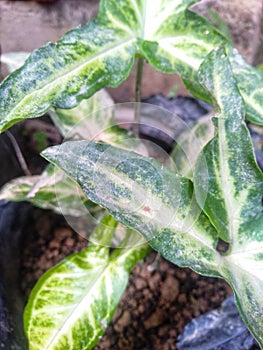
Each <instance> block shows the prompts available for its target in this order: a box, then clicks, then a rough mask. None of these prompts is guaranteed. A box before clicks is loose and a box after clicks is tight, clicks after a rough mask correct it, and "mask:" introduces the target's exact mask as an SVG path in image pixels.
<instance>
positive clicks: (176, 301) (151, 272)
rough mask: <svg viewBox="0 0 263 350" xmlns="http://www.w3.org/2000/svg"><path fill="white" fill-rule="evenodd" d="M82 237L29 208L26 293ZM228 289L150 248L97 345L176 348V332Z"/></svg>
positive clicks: (81, 244)
mask: <svg viewBox="0 0 263 350" xmlns="http://www.w3.org/2000/svg"><path fill="white" fill-rule="evenodd" d="M86 245H87V241H86V240H85V239H84V238H82V237H81V236H79V235H78V234H76V233H75V232H73V231H72V229H71V228H70V227H68V226H67V224H66V222H65V221H64V219H63V218H62V217H61V216H58V215H55V214H53V213H52V212H49V211H42V210H40V209H33V213H32V218H31V220H30V222H29V225H28V228H27V236H26V238H25V242H24V249H23V256H22V271H21V279H22V281H23V282H22V288H23V291H24V292H25V293H26V295H28V294H29V292H30V289H31V288H32V287H33V285H34V284H35V283H36V281H37V279H38V278H39V277H40V276H41V274H42V273H43V272H45V271H46V270H47V269H49V268H50V267H51V266H53V265H54V264H55V263H57V262H59V261H60V260H61V259H62V258H63V257H65V256H67V255H68V254H70V253H73V252H75V251H79V250H81V249H83V248H85V247H86ZM230 294H231V289H230V287H229V286H228V285H227V284H226V283H225V282H224V281H223V280H219V279H214V278H206V277H202V276H199V275H197V274H196V273H194V272H193V271H191V270H190V269H186V268H184V269H183V268H178V267H176V266H174V265H172V264H171V263H169V262H167V261H166V260H164V259H162V258H158V257H157V258H156V253H155V252H151V253H150V254H149V256H148V257H147V258H146V259H145V261H144V262H142V263H140V264H138V265H137V266H136V267H135V268H134V270H133V272H132V274H131V276H130V280H129V284H128V288H127V290H126V292H125V294H124V295H123V298H122V300H121V303H120V305H119V307H118V309H117V310H116V313H115V316H114V318H113V321H112V323H111V324H110V326H109V327H108V328H107V330H106V333H105V335H104V336H103V337H102V339H101V341H100V343H99V344H98V345H97V346H96V347H95V349H96V350H106V349H107V350H108V349H114V350H155V349H156V350H157V349H158V350H160V349H161V350H166V349H167V350H168V349H171V350H172V349H176V339H177V336H178V335H179V334H180V332H181V331H182V329H183V327H184V325H185V324H186V323H188V322H189V321H190V320H191V319H192V318H193V317H196V316H198V315H200V314H202V313H204V312H206V311H208V310H211V309H213V308H216V307H219V306H220V303H221V302H222V301H223V300H224V299H225V298H226V297H227V296H228V295H230Z"/></svg>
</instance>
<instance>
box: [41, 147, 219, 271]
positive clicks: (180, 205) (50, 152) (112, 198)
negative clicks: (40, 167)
mask: <svg viewBox="0 0 263 350" xmlns="http://www.w3.org/2000/svg"><path fill="white" fill-rule="evenodd" d="M43 155H44V157H46V158H47V159H48V160H49V161H51V162H53V163H55V164H56V165H58V166H59V167H60V168H62V169H63V170H65V171H66V172H67V173H68V174H69V175H70V176H71V177H72V178H73V179H75V180H76V181H78V183H79V184H80V185H81V187H82V189H83V191H84V193H85V194H86V195H87V197H88V198H89V199H90V200H92V201H93V202H95V203H98V204H99V205H101V206H103V207H106V208H107V209H108V210H109V212H110V213H111V214H112V215H113V216H114V217H115V218H116V219H117V220H119V221H120V222H122V223H123V224H125V225H127V226H128V227H132V228H134V229H136V230H138V231H139V232H141V233H142V234H143V235H144V237H145V238H146V239H147V241H148V242H149V244H150V245H151V246H152V247H153V248H154V249H157V250H158V251H160V252H161V253H162V255H163V256H164V257H165V258H167V259H169V260H170V261H172V262H174V263H176V264H178V265H180V266H191V267H192V268H193V269H194V270H195V271H198V272H200V273H203V274H207V275H213V276H218V275H220V272H218V271H217V270H218V268H217V266H218V264H219V260H220V255H219V254H218V252H217V251H216V250H215V246H216V243H217V235H216V232H215V231H214V229H213V227H212V226H211V225H210V223H209V221H208V220H207V218H206V217H205V215H203V214H202V213H201V210H200V208H199V207H198V205H197V204H196V202H195V199H194V197H193V187H192V183H191V181H190V180H188V179H185V178H182V177H180V176H178V175H176V174H174V173H173V172H172V171H170V170H169V169H167V168H165V167H164V166H162V165H161V164H160V163H158V162H157V161H155V160H153V159H149V158H145V157H143V156H141V155H139V154H136V153H133V152H128V151H125V150H121V149H117V148H114V147H111V146H109V145H105V144H101V143H93V142H87V141H69V142H65V143H64V144H62V145H61V146H55V147H51V148H48V149H47V150H45V151H44V153H43Z"/></svg>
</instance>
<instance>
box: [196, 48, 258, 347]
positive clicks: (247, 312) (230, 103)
mask: <svg viewBox="0 0 263 350" xmlns="http://www.w3.org/2000/svg"><path fill="white" fill-rule="evenodd" d="M200 79H201V81H202V82H203V84H204V85H205V86H206V87H207V89H208V90H209V91H210V93H211V94H212V95H213V96H214V97H215V100H216V104H217V110H218V114H217V119H216V120H215V125H216V129H217V131H216V136H215V137H214V138H213V139H212V140H211V141H210V142H209V143H208V144H207V145H206V146H205V147H204V149H203V156H205V158H206V161H207V167H208V179H205V181H204V177H203V171H202V166H200V164H199V163H198V162H197V166H196V172H195V177H194V185H195V193H196V196H197V200H199V199H200V197H201V196H202V186H203V185H204V184H205V185H207V180H208V191H207V198H206V203H205V206H204V211H205V212H206V214H207V215H208V217H209V218H210V220H211V222H212V223H213V225H214V226H215V227H216V229H217V232H218V234H219V236H220V237H221V238H222V239H223V240H225V241H227V242H229V244H230V246H229V249H228V251H227V252H226V254H225V256H224V259H223V265H222V266H223V275H224V277H225V278H226V280H227V281H228V282H229V283H230V285H231V286H232V288H233V289H234V292H235V295H236V299H237V304H238V308H239V311H240V313H241V315H242V317H243V319H244V321H245V322H246V324H247V327H248V328H249V329H250V331H251V332H252V333H253V335H254V336H255V337H256V339H257V340H258V342H259V343H260V345H261V346H262V345H263V332H262V329H263V316H262V315H263V293H262V291H263V214H262V196H263V174H262V172H261V170H260V169H259V168H258V166H257V164H256V160H255V156H254V153H253V146H252V142H251V138H250V135H249V131H248V129H247V127H246V124H245V122H244V105H243V100H242V98H241V96H240V94H239V91H238V89H237V87H236V81H235V79H234V76H233V73H232V71H231V65H230V62H229V58H228V56H227V54H226V52H225V51H224V49H220V50H218V51H214V52H212V53H211V54H210V55H209V56H208V58H207V59H206V61H205V62H204V63H203V65H202V66H201V68H200Z"/></svg>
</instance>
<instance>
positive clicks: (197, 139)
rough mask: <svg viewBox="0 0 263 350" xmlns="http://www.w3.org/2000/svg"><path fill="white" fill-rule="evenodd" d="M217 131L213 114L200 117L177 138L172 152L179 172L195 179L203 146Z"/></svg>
mask: <svg viewBox="0 0 263 350" xmlns="http://www.w3.org/2000/svg"><path fill="white" fill-rule="evenodd" d="M214 133H215V128H214V125H213V123H212V121H211V115H207V116H205V117H203V118H200V119H199V120H198V122H196V123H195V124H194V125H193V126H192V127H191V128H187V129H185V130H184V131H183V132H182V133H181V134H180V135H179V136H178V137H177V138H176V144H175V146H174V148H173V151H172V153H171V157H172V159H173V161H174V162H175V165H176V169H177V171H178V173H179V174H181V175H182V176H185V177H187V178H189V179H191V180H192V179H193V172H194V167H195V164H196V161H197V158H198V156H199V154H200V152H201V151H202V149H203V147H204V146H205V145H206V144H207V142H208V141H210V140H211V139H212V138H213V136H214Z"/></svg>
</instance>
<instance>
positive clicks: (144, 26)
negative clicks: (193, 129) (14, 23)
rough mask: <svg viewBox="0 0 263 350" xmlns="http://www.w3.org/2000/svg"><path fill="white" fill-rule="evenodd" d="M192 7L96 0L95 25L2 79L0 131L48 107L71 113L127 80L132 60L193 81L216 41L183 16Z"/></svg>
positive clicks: (169, 1) (198, 21) (197, 21)
mask: <svg viewBox="0 0 263 350" xmlns="http://www.w3.org/2000/svg"><path fill="white" fill-rule="evenodd" d="M193 2H194V1H189V0H187V1H174V0H166V1H161V0H158V1H156V2H155V6H152V3H151V2H150V1H148V0H142V1H139V0H134V1H128V0H126V1H122V6H120V5H119V4H117V3H114V2H113V1H110V0H102V1H101V2H100V9H99V14H98V18H97V19H94V20H92V21H90V22H89V23H88V24H87V25H86V26H83V27H82V26H80V27H77V28H76V29H74V30H71V31H70V32H68V33H67V34H65V35H64V37H63V38H62V39H61V40H60V41H58V42H57V43H56V44H53V43H48V44H47V45H45V46H43V47H42V48H40V49H38V50H36V51H34V52H33V53H32V54H31V56H30V57H29V58H28V59H27V60H26V62H25V64H24V65H23V66H22V67H21V68H19V69H18V70H17V71H15V72H14V73H13V74H11V75H10V76H9V77H8V78H6V79H5V80H4V82H3V83H2V84H1V86H0V131H4V130H5V129H7V128H8V127H10V126H11V125H13V124H14V123H16V122H18V121H19V120H22V119H25V118H33V117H37V116H41V115H43V114H44V113H45V112H47V110H48V109H49V108H50V107H51V106H55V107H58V108H73V107H75V106H77V105H78V104H79V102H80V101H81V100H82V99H84V98H88V97H90V96H91V95H92V94H94V93H95V92H96V91H98V90H99V89H101V88H102V87H104V86H109V87H116V86H118V85H119V84H120V83H121V82H123V81H124V80H125V79H126V78H127V77H128V75H129V74H130V72H131V69H132V67H133V64H134V58H135V55H140V56H144V57H145V58H146V59H147V60H148V61H149V62H150V63H151V64H152V65H153V67H155V68H157V69H159V70H161V71H164V72H166V71H169V72H179V73H180V74H181V75H182V77H183V78H185V79H186V80H191V79H192V78H193V77H194V76H195V77H196V73H197V69H198V67H199V65H200V64H201V62H202V60H203V59H204V58H205V56H206V55H207V54H208V53H209V52H210V51H211V50H212V49H213V47H214V46H216V45H219V44H220V43H222V40H223V39H222V37H221V36H220V34H219V33H217V32H216V31H215V30H214V29H213V27H212V26H211V25H210V24H209V23H208V22H207V21H206V20H204V19H203V18H202V17H200V16H198V15H195V14H194V13H191V12H190V11H188V10H187V7H188V6H189V5H190V4H191V3H193ZM186 27H187V28H188V29H189V33H188V30H185V28H186ZM204 31H208V32H209V35H203V34H204ZM186 43H188V44H186ZM199 88H200V86H199Z"/></svg>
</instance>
